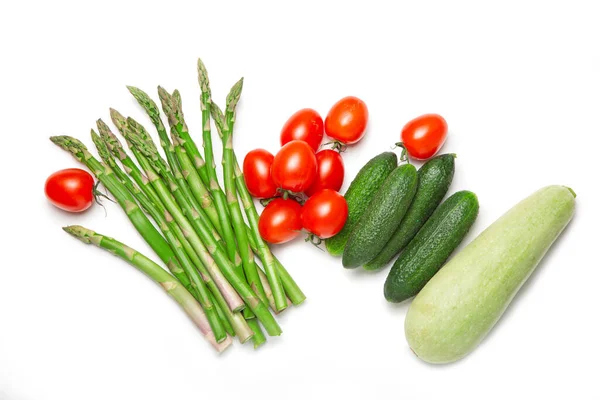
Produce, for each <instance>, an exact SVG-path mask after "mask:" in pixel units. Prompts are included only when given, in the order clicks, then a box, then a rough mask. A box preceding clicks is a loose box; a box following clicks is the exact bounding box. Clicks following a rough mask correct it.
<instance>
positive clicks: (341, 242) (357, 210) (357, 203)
mask: <svg viewBox="0 0 600 400" xmlns="http://www.w3.org/2000/svg"><path fill="white" fill-rule="evenodd" d="M397 166H398V156H396V154H395V153H392V152H385V153H381V154H379V155H377V156H375V157H373V158H372V159H371V160H369V162H367V163H366V164H365V165H364V166H363V167H362V168H361V169H360V171H358V174H357V175H356V177H355V178H354V180H353V181H352V183H351V184H350V187H349V188H348V190H347V191H346V194H345V195H344V198H345V199H346V202H347V203H348V219H347V220H346V225H344V228H343V229H342V230H341V231H340V233H338V234H337V235H335V236H334V237H332V238H330V239H327V240H326V241H325V247H326V248H327V251H328V252H329V254H331V255H333V256H341V255H342V253H343V252H344V247H345V246H346V242H347V241H348V237H349V236H350V233H351V232H352V229H353V228H354V225H355V224H356V222H357V221H358V220H359V218H360V217H361V216H362V214H363V213H364V212H365V210H366V209H367V206H368V205H369V203H370V202H371V200H372V199H373V197H374V196H375V194H376V193H377V190H379V188H380V187H381V185H382V184H383V182H384V181H385V179H386V178H387V177H388V175H389V174H390V173H391V172H392V171H393V170H394V169H395V168H396V167H397Z"/></svg>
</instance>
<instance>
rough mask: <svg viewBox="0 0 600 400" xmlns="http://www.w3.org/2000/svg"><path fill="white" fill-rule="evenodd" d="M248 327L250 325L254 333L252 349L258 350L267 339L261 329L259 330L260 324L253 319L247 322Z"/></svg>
mask: <svg viewBox="0 0 600 400" xmlns="http://www.w3.org/2000/svg"><path fill="white" fill-rule="evenodd" d="M248 325H250V328H251V329H252V331H253V332H254V336H252V343H253V344H254V348H255V349H258V348H259V347H260V346H262V345H263V344H264V343H265V342H266V341H267V338H266V337H265V334H264V333H263V331H262V329H260V324H259V323H258V321H256V320H255V319H251V320H249V321H248Z"/></svg>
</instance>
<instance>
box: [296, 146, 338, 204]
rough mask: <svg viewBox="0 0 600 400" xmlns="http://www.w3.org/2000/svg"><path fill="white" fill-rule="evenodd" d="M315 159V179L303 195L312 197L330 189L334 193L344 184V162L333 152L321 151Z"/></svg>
mask: <svg viewBox="0 0 600 400" xmlns="http://www.w3.org/2000/svg"><path fill="white" fill-rule="evenodd" d="M315 156H316V158H317V177H316V178H315V181H314V182H313V184H312V185H310V187H309V188H308V189H306V191H305V193H306V195H308V196H312V195H313V194H315V193H317V192H318V191H319V190H322V189H331V190H335V191H336V192H337V191H339V190H340V188H341V187H342V184H343V183H344V160H343V159H342V156H341V154H340V153H338V152H337V151H335V150H329V149H327V150H321V151H319V152H317V154H315Z"/></svg>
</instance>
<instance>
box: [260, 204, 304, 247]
mask: <svg viewBox="0 0 600 400" xmlns="http://www.w3.org/2000/svg"><path fill="white" fill-rule="evenodd" d="M258 230H259V232H260V236H262V238H263V239H265V240H266V241H267V242H269V243H273V244H278V243H285V242H289V241H290V240H292V239H294V238H295V237H297V236H298V235H299V234H300V231H301V230H302V206H301V205H300V204H298V202H296V201H295V200H291V199H287V200H286V199H281V198H280V199H275V200H273V201H271V202H270V203H269V204H268V205H267V206H266V207H265V209H264V210H263V212H262V214H261V215H260V219H259V220H258Z"/></svg>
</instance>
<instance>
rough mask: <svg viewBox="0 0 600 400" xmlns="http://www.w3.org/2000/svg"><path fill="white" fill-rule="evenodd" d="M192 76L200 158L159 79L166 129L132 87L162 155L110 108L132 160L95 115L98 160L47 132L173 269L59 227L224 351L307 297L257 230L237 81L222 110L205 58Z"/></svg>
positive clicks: (270, 326)
mask: <svg viewBox="0 0 600 400" xmlns="http://www.w3.org/2000/svg"><path fill="white" fill-rule="evenodd" d="M198 81H199V83H200V89H201V96H200V100H201V112H202V139H203V150H204V152H203V153H204V157H203V156H202V154H201V153H200V150H199V148H198V147H197V146H196V144H195V142H194V141H193V139H192V137H191V136H190V133H189V130H188V127H187V124H186V123H185V120H184V115H183V110H182V102H181V96H180V94H179V92H178V91H177V90H175V91H174V92H173V93H169V92H167V91H166V90H165V89H163V88H162V87H160V86H159V88H158V95H159V98H160V103H161V106H162V111H163V112H164V114H165V115H166V117H167V120H168V125H169V128H170V129H169V131H170V132H169V133H168V132H167V128H166V127H165V125H164V124H163V121H162V118H161V113H160V110H159V108H158V106H157V104H156V103H155V102H154V101H153V100H152V99H151V98H150V96H148V94H146V93H145V92H144V91H142V90H140V89H138V88H135V87H131V86H128V89H129V91H130V92H131V94H132V95H133V96H134V97H135V99H136V100H137V102H138V103H139V104H140V105H141V106H142V107H143V108H144V110H145V111H146V113H147V114H148V116H149V117H150V120H151V121H152V123H153V125H154V127H155V128H156V131H157V133H158V136H159V138H160V144H161V147H162V149H163V152H164V155H165V158H166V160H165V159H164V158H163V157H162V156H161V155H160V153H159V151H158V149H157V147H156V146H155V144H154V142H153V141H152V139H151V137H150V135H149V134H148V132H147V131H146V129H145V128H144V127H143V126H142V125H141V124H140V123H138V122H137V121H135V120H134V119H132V118H125V117H124V116H123V115H121V114H120V113H119V112H118V111H116V110H113V109H111V110H110V116H111V119H112V122H113V123H114V125H115V126H116V127H117V130H118V131H119V133H120V134H121V135H122V136H123V138H124V139H125V142H126V143H127V146H128V147H129V149H130V150H131V152H132V154H133V155H134V158H135V159H136V160H137V163H136V162H135V161H134V160H133V159H132V158H131V157H130V156H129V155H128V154H127V152H126V151H125V148H124V147H123V145H122V144H121V142H120V141H119V139H118V138H117V136H116V135H115V134H114V133H113V132H112V131H111V129H110V128H109V126H108V125H107V124H106V123H104V121H102V120H101V119H99V120H98V121H97V122H96V125H97V129H98V132H99V133H96V131H94V130H93V129H92V131H91V136H92V141H93V142H94V144H95V146H96V148H97V150H98V154H99V155H100V158H101V160H102V161H100V160H98V159H96V158H95V157H94V156H93V155H92V154H91V153H90V152H89V151H88V149H87V148H86V147H85V145H84V144H83V143H81V142H80V141H79V140H77V139H75V138H72V137H69V136H53V137H51V138H50V140H52V142H54V143H55V144H57V145H58V146H59V147H61V148H62V149H64V150H66V151H69V152H70V153H71V154H72V155H73V156H74V157H75V158H76V159H77V160H79V161H80V162H81V163H83V164H84V165H86V166H87V168H88V169H90V170H91V171H92V173H93V174H94V175H95V176H96V178H97V179H98V180H99V181H100V182H101V183H102V184H103V185H104V186H105V187H106V188H107V189H108V190H109V191H110V192H111V193H112V195H113V197H114V198H115V199H116V201H117V202H118V203H119V205H120V206H121V207H122V208H123V210H124V211H125V213H126V214H127V216H128V217H129V219H130V220H131V222H132V223H133V225H134V226H135V228H136V229H137V230H138V232H139V233H140V234H141V235H142V237H143V238H144V239H145V240H146V241H147V242H148V244H149V245H150V246H151V247H152V249H153V250H154V251H155V253H156V255H157V256H158V257H159V258H160V259H161V260H162V262H163V263H164V264H165V265H166V267H167V268H168V270H169V272H170V273H169V272H167V271H166V270H164V269H163V268H161V267H160V266H159V265H158V264H156V263H154V262H153V261H151V260H150V259H149V258H148V257H146V256H144V255H142V254H140V253H139V252H137V251H135V250H133V249H131V248H129V247H127V246H126V245H124V244H123V243H121V242H119V241H116V240H114V239H111V238H109V237H106V236H104V235H101V234H98V233H96V232H93V231H91V230H89V229H86V228H83V227H80V226H69V227H66V228H64V230H65V231H66V232H68V233H69V234H71V235H73V236H75V237H77V238H78V239H80V240H81V241H83V242H84V243H88V244H94V245H96V246H98V247H100V248H103V249H105V250H108V251H110V252H112V253H114V254H115V255H117V256H118V257H120V258H122V259H124V260H125V261H128V262H129V263H130V264H132V265H133V266H135V267H136V268H137V269H139V270H140V271H142V272H144V273H145V274H146V275H147V276H149V277H150V278H151V279H153V280H154V281H156V282H157V283H159V284H160V285H161V286H162V287H163V288H164V289H165V290H166V291H167V293H168V294H169V295H170V296H172V297H173V298H174V299H175V300H176V301H177V302H178V303H179V304H180V305H181V306H182V307H183V309H184V311H185V312H186V313H187V314H188V315H189V316H190V318H191V319H192V320H193V321H194V322H195V323H196V325H197V326H198V327H199V328H200V330H201V332H202V333H203V334H204V336H205V337H206V338H207V340H208V341H209V343H211V344H212V345H213V347H214V348H215V349H216V350H217V351H219V352H220V351H223V350H224V349H226V348H227V347H228V346H229V345H230V344H231V343H232V340H231V337H232V336H237V337H238V339H239V341H240V342H241V343H245V342H246V341H248V340H249V339H251V338H252V340H253V343H254V347H255V348H257V347H258V346H260V345H261V344H263V343H264V342H265V341H266V337H265V335H264V334H263V332H262V328H264V329H265V331H266V332H267V334H268V335H270V336H278V335H280V334H281V328H280V327H279V325H278V324H277V321H276V320H275V318H274V317H273V315H272V314H271V312H270V311H269V307H270V308H271V310H272V311H273V312H274V313H275V314H278V313H280V312H281V311H283V310H285V309H286V307H288V305H290V304H294V305H299V304H301V303H302V302H303V301H304V300H305V298H306V297H305V296H304V294H303V293H302V291H301V290H300V288H299V287H298V285H297V284H296V282H294V280H293V279H292V277H291V275H290V274H289V273H288V272H287V270H286V269H285V268H284V267H283V265H282V264H281V263H280V262H279V260H278V259H277V258H276V257H275V256H274V255H273V254H272V253H271V251H270V249H269V247H268V246H267V244H266V243H265V242H264V241H263V239H262V238H261V236H260V233H259V231H258V213H257V211H256V208H255V206H254V202H253V201H252V197H251V196H250V193H249V192H248V189H247V187H246V183H245V181H244V177H243V175H242V172H241V170H240V167H239V164H238V161H237V157H236V155H235V152H234V150H233V131H234V124H235V115H236V106H237V103H238V101H239V99H240V95H241V92H242V87H243V80H242V79H240V80H239V81H238V82H236V84H235V85H234V86H233V87H232V88H231V91H230V93H229V94H228V96H227V101H226V107H225V113H223V112H222V111H221V110H220V109H219V107H218V106H216V105H215V104H213V103H212V100H211V92H210V86H209V80H208V74H207V72H206V68H205V66H204V64H203V63H202V61H201V60H198ZM211 118H212V119H213V120H214V122H215V126H216V127H217V131H218V133H219V137H220V139H221V142H222V146H223V180H222V181H223V186H224V190H223V189H222V188H221V185H220V182H219V180H218V176H217V170H216V168H215V160H214V156H213V147H212V134H211ZM119 164H121V165H122V168H121V165H119ZM240 203H241V206H240ZM242 208H243V210H244V213H245V215H246V219H247V220H248V225H246V222H245V221H244V217H243V213H242ZM148 217H150V218H151V219H153V220H154V222H155V223H156V226H158V228H159V229H158V230H157V229H156V228H155V226H154V225H153V224H152V222H151V221H150V219H149V218H148ZM255 255H256V256H257V257H258V259H259V260H260V264H262V267H263V268H264V271H263V270H262V269H261V268H260V267H259V265H258V263H257V260H256V259H255ZM261 325H262V328H261Z"/></svg>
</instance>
